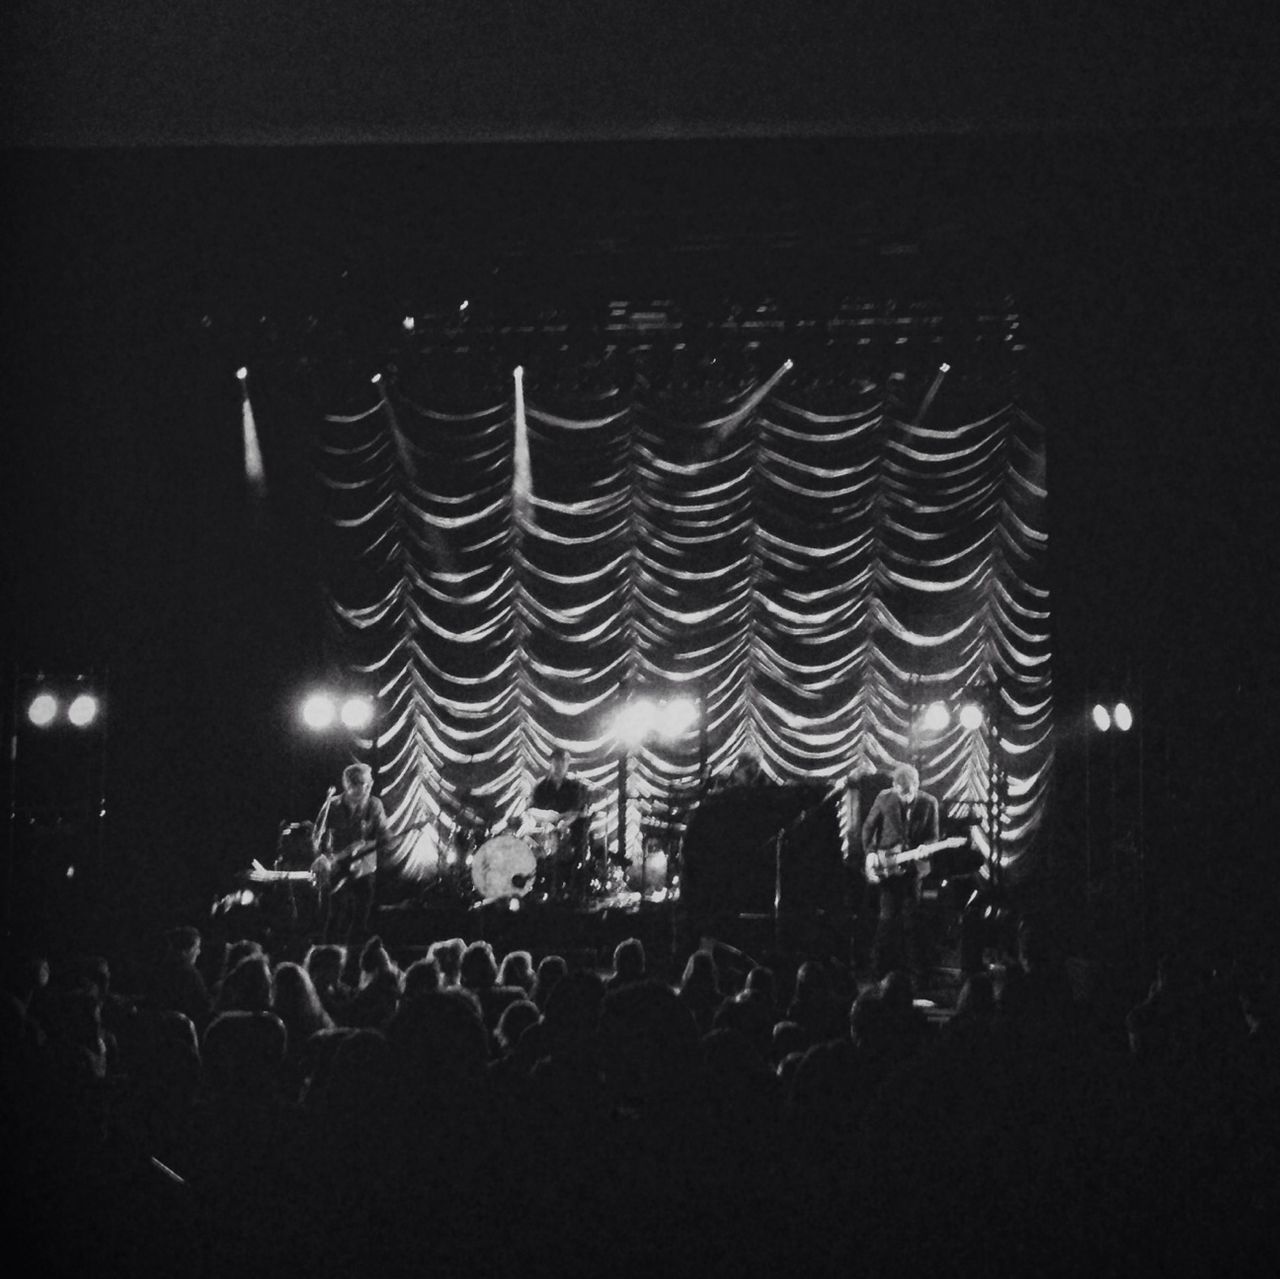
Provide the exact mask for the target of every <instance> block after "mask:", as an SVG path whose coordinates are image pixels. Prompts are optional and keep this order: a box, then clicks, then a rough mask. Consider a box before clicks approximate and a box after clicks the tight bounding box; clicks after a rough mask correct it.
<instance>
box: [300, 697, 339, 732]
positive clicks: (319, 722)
mask: <svg viewBox="0 0 1280 1279" xmlns="http://www.w3.org/2000/svg"><path fill="white" fill-rule="evenodd" d="M337 714H338V708H337V707H336V706H335V705H334V704H333V698H332V697H330V696H329V695H328V694H327V693H312V694H311V696H310V697H308V698H307V700H306V701H305V702H303V703H302V722H303V723H304V724H305V725H306V726H307V727H308V728H309V729H311V730H312V732H316V733H322V732H324V730H325V729H326V728H331V727H332V726H333V721H334V720H335V719H336V718H337Z"/></svg>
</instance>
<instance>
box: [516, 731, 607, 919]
mask: <svg viewBox="0 0 1280 1279" xmlns="http://www.w3.org/2000/svg"><path fill="white" fill-rule="evenodd" d="M525 824H526V826H532V827H534V828H537V827H543V828H546V827H547V826H548V825H551V826H554V828H555V829H556V831H557V832H558V842H557V852H556V854H555V855H554V856H552V857H551V858H549V861H550V862H551V866H550V867H549V868H548V869H549V871H550V874H551V884H550V893H551V896H552V897H560V896H562V895H564V893H565V892H566V890H569V891H574V890H576V889H577V888H578V887H579V885H578V884H577V882H576V881H577V879H578V877H579V876H581V875H583V874H585V864H586V859H587V846H588V839H589V836H590V830H591V791H590V788H589V787H588V786H587V784H586V782H584V781H583V780H582V779H581V778H580V777H575V776H574V775H573V774H572V773H570V772H569V756H568V754H567V753H566V752H565V750H564V749H563V748H562V747H560V746H557V747H555V748H554V749H553V750H552V752H551V763H550V770H549V772H548V773H547V776H546V777H544V778H543V779H542V780H541V781H540V782H539V783H538V784H537V785H536V786H535V787H534V788H533V794H532V795H531V796H530V797H529V812H527V813H526V814H525Z"/></svg>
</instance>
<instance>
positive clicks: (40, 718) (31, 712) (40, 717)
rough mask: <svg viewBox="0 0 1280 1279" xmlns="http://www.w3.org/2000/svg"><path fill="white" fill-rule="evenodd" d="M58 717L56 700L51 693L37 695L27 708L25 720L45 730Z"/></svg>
mask: <svg viewBox="0 0 1280 1279" xmlns="http://www.w3.org/2000/svg"><path fill="white" fill-rule="evenodd" d="M57 715H58V699H57V698H56V697H54V696H53V694H52V693H37V694H36V695H35V697H33V698H32V699H31V705H30V706H28V707H27V718H28V719H29V720H30V721H31V722H32V723H33V724H34V725H35V726H36V727H37V728H47V727H48V726H49V725H50V724H52V723H53V721H54V720H55V719H56V718H57Z"/></svg>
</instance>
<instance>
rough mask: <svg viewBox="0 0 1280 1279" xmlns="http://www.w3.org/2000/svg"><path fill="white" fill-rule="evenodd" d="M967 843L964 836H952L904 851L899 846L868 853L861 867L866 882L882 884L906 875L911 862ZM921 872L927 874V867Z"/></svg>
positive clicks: (920, 860)
mask: <svg viewBox="0 0 1280 1279" xmlns="http://www.w3.org/2000/svg"><path fill="white" fill-rule="evenodd" d="M968 842H969V840H968V837H967V836H965V835H953V836H952V837H951V838H950V839H940V840H938V841H937V842H935V843H932V844H920V845H918V846H917V847H915V848H908V849H906V850H905V851H904V850H903V849H902V847H901V845H898V846H896V847H894V848H884V849H881V850H880V851H879V852H874V853H868V854H867V858H866V862H865V863H864V866H863V869H864V871H865V872H866V876H867V882H868V883H871V884H882V883H884V881H885V880H886V879H892V878H893V876H895V875H904V874H906V870H907V867H908V866H910V865H911V863H912V862H922V861H924V860H925V859H926V858H928V857H931V856H932V855H933V854H934V853H940V852H941V851H942V850H943V849H944V848H963V847H964V846H965V845H966V844H967V843H968ZM921 870H922V872H923V873H924V874H926V875H927V874H928V873H929V868H928V867H927V866H924V867H921Z"/></svg>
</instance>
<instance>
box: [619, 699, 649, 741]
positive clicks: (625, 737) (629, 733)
mask: <svg viewBox="0 0 1280 1279" xmlns="http://www.w3.org/2000/svg"><path fill="white" fill-rule="evenodd" d="M657 722H658V708H657V706H656V705H655V704H654V702H653V700H652V699H651V698H648V697H637V698H636V699H635V701H632V702H628V703H627V704H626V705H625V706H624V707H623V708H622V709H621V710H620V711H619V712H618V718H617V720H616V721H615V722H614V730H613V732H614V736H615V737H616V738H617V739H618V741H620V742H621V743H622V744H623V745H624V746H629V747H632V748H634V747H637V746H639V745H640V744H641V743H642V742H643V741H644V739H645V738H646V737H648V735H649V734H650V733H651V732H653V729H654V726H655V725H656V724H657Z"/></svg>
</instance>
